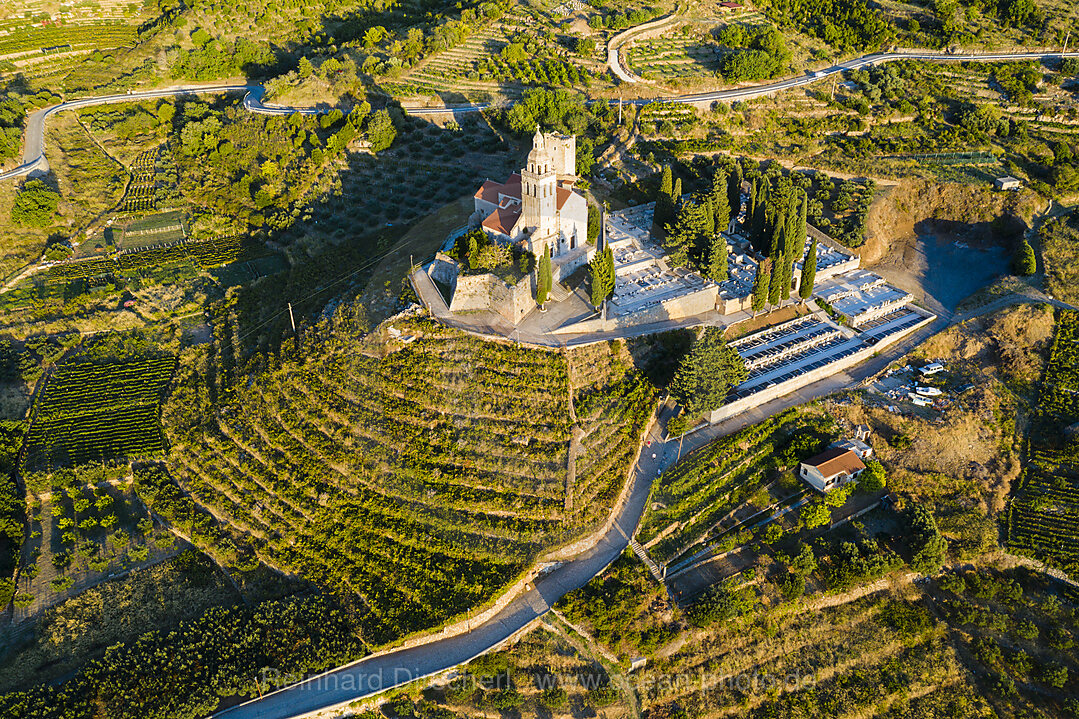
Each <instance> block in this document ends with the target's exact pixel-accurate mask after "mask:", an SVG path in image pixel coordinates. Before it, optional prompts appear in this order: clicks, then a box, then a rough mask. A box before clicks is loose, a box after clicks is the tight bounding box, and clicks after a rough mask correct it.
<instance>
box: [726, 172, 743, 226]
mask: <svg viewBox="0 0 1079 719" xmlns="http://www.w3.org/2000/svg"><path fill="white" fill-rule="evenodd" d="M727 202H728V203H729V206H730V210H731V215H733V216H735V217H737V216H738V212H739V210H741V209H742V165H741V163H739V162H735V163H734V169H733V170H732V171H731V174H730V176H729V177H728V178H727Z"/></svg>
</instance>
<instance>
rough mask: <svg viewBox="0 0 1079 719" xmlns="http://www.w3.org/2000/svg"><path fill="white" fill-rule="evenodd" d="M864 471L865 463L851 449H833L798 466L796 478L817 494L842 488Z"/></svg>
mask: <svg viewBox="0 0 1079 719" xmlns="http://www.w3.org/2000/svg"><path fill="white" fill-rule="evenodd" d="M864 471H865V463H864V462H862V459H861V458H860V457H859V456H858V455H857V453H855V452H854V450H851V449H843V448H841V447H833V448H831V449H828V450H825V451H824V452H821V453H820V454H818V455H817V456H815V457H810V458H809V459H807V460H806V461H804V462H802V463H801V464H800V465H799V466H798V476H799V477H801V478H802V479H803V480H804V481H805V482H806V484H808V485H809V486H810V487H812V488H813V489H816V490H817V491H819V492H827V491H829V490H831V489H835V488H836V487H842V486H843V485H844V484H846V483H847V482H850V481H852V480H854V479H857V478H858V476H859V475H861V473H862V472H864Z"/></svg>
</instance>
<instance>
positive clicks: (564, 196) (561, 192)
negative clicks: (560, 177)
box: [555, 187, 573, 210]
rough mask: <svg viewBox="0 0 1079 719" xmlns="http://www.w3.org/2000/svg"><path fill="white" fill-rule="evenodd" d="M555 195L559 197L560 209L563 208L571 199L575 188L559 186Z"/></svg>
mask: <svg viewBox="0 0 1079 719" xmlns="http://www.w3.org/2000/svg"><path fill="white" fill-rule="evenodd" d="M557 190H558V191H557V192H556V193H555V195H556V196H557V198H558V209H560V210H561V209H562V208H563V207H565V206H566V202H567V201H568V200H569V198H570V195H572V194H573V190H567V189H566V188H565V187H559V188H557Z"/></svg>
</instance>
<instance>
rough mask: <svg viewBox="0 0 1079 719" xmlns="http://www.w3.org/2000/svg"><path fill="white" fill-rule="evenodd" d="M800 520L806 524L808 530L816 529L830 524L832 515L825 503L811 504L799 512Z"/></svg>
mask: <svg viewBox="0 0 1079 719" xmlns="http://www.w3.org/2000/svg"><path fill="white" fill-rule="evenodd" d="M798 518H799V519H801V520H802V523H804V524H805V526H806V529H816V528H817V527H823V526H824V525H826V524H829V523H830V522H831V521H832V513H831V512H830V511H829V509H828V505H826V504H825V503H824V502H810V503H809V504H807V505H805V506H804V507H802V509H801V510H800V511H799V512H798Z"/></svg>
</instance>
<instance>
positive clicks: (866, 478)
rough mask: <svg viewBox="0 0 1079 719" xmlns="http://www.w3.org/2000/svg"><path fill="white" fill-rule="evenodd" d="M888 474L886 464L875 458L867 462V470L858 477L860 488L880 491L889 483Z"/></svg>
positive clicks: (867, 490) (868, 490)
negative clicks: (885, 469) (885, 468)
mask: <svg viewBox="0 0 1079 719" xmlns="http://www.w3.org/2000/svg"><path fill="white" fill-rule="evenodd" d="M887 483H888V475H887V472H885V471H884V465H883V464H881V463H880V462H878V461H877V460H875V459H871V460H869V461H867V462H866V463H865V471H864V472H862V474H861V476H859V477H858V489H861V490H865V491H866V492H878V491H880V490H882V489H884V487H885V486H886V485H887Z"/></svg>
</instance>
